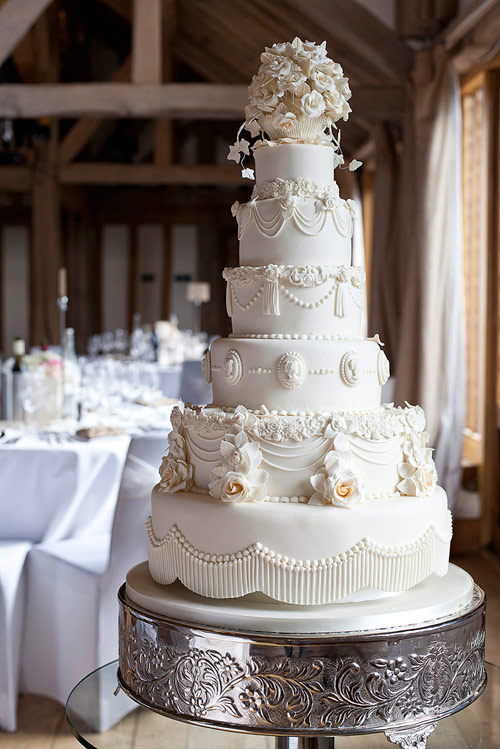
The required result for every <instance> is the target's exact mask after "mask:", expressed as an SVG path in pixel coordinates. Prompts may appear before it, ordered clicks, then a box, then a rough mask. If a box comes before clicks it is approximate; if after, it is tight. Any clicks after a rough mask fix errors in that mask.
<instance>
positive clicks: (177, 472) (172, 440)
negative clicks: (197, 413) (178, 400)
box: [160, 407, 193, 494]
mask: <svg viewBox="0 0 500 749" xmlns="http://www.w3.org/2000/svg"><path fill="white" fill-rule="evenodd" d="M180 417H181V412H180V410H179V408H178V407H176V408H174V410H173V412H172V419H171V420H172V426H173V429H172V431H171V432H170V434H169V435H168V447H169V450H168V455H165V456H164V457H163V459H162V462H161V466H160V491H162V492H168V493H170V494H173V493H174V492H181V491H184V490H186V489H190V488H191V487H192V485H193V466H192V465H191V464H190V463H188V462H187V457H186V443H185V441H184V437H183V436H182V435H181V434H180V432H179V429H180Z"/></svg>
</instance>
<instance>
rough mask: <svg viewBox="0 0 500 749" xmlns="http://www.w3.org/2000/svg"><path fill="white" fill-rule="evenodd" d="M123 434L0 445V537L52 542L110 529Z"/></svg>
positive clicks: (121, 462) (127, 440)
mask: <svg viewBox="0 0 500 749" xmlns="http://www.w3.org/2000/svg"><path fill="white" fill-rule="evenodd" d="M129 443H130V437H129V436H128V435H125V434H124V435H119V436H114V437H103V438H100V439H93V440H89V441H88V442H85V441H68V442H62V443H58V444H47V443H45V442H43V441H42V440H39V439H37V438H36V437H24V438H22V439H21V440H20V441H19V442H17V443H15V444H13V445H3V446H2V445H0V539H2V540H12V539H22V540H26V541H32V542H34V543H42V542H47V541H57V540H61V539H65V538H71V537H74V536H82V535H84V534H100V533H107V532H109V531H110V529H111V522H112V519H113V512H114V508H115V503H116V497H117V494H118V487H119V484H120V478H121V474H122V471H123V466H124V463H125V457H126V454H127V449H128V446H129Z"/></svg>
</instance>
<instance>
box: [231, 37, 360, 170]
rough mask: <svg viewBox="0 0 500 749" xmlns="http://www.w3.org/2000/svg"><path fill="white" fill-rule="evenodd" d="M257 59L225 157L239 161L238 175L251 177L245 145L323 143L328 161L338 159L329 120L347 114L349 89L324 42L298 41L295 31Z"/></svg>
mask: <svg viewBox="0 0 500 749" xmlns="http://www.w3.org/2000/svg"><path fill="white" fill-rule="evenodd" d="M260 59H261V65H260V68H259V70H258V72H257V73H256V75H254V77H253V79H252V83H251V84H250V86H249V88H248V93H249V103H248V105H247V106H246V108H245V122H244V123H243V124H242V125H241V127H240V129H239V131H238V135H237V137H236V142H235V143H234V144H233V145H232V146H230V148H229V154H228V157H227V158H228V159H232V160H234V161H236V163H238V164H241V166H242V167H243V169H242V176H243V177H247V178H248V179H253V178H254V170H253V169H249V168H247V167H245V166H244V163H245V158H246V156H249V155H250V151H251V150H252V151H254V152H255V153H257V150H258V149H260V148H262V147H263V146H276V145H281V144H290V145H295V144H308V145H311V144H314V145H323V146H329V147H330V148H331V151H332V154H331V158H330V159H329V161H330V162H331V164H330V166H332V167H333V168H335V167H337V166H339V165H341V164H343V163H344V157H343V154H342V150H341V147H340V132H339V130H338V127H337V125H336V124H335V123H336V122H337V121H338V120H341V119H343V120H347V117H348V115H349V112H350V111H351V108H350V106H349V104H348V100H349V99H350V97H351V90H350V88H349V83H348V81H347V78H346V77H345V76H344V72H343V70H342V68H341V66H340V65H339V64H338V63H336V62H334V61H333V60H332V59H330V58H329V57H328V55H327V52H326V42H322V43H321V44H316V43H315V42H307V41H306V42H303V41H302V40H301V39H299V38H298V37H295V39H294V40H293V42H282V43H279V44H273V46H272V47H266V48H265V51H264V52H263V53H262V55H261V57H260ZM244 131H245V132H244ZM247 132H248V133H250V136H248V135H247ZM249 137H251V138H252V139H253V142H252V143H251V142H250V140H248V138H249ZM266 150H267V149H266ZM263 160H264V159H262V161H263ZM330 166H329V168H330ZM358 166H361V162H359V161H356V160H353V161H351V163H350V164H349V169H350V170H353V169H357V168H358ZM325 169H326V167H325ZM276 176H282V175H276ZM261 178H262V175H261ZM330 180H331V177H329V179H328V180H326V181H327V182H330Z"/></svg>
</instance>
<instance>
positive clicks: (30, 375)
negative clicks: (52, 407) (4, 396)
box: [19, 368, 48, 433]
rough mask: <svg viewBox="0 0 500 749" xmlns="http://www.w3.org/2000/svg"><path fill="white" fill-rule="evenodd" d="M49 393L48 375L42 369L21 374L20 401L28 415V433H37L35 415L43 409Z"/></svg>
mask: <svg viewBox="0 0 500 749" xmlns="http://www.w3.org/2000/svg"><path fill="white" fill-rule="evenodd" d="M47 393H48V383H47V375H46V373H45V371H44V370H43V369H42V368H39V369H32V370H30V369H28V370H26V371H25V372H22V373H21V381H20V386H19V400H20V403H21V407H22V409H23V411H24V413H25V414H26V425H27V431H28V432H30V433H34V432H36V426H35V418H34V416H35V414H36V413H37V412H38V411H39V410H40V409H41V408H42V406H43V405H44V403H45V401H46V399H47Z"/></svg>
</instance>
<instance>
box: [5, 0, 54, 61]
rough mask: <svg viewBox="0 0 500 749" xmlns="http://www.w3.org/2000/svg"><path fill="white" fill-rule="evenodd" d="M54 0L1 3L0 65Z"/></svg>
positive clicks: (14, 0)
mask: <svg viewBox="0 0 500 749" xmlns="http://www.w3.org/2000/svg"><path fill="white" fill-rule="evenodd" d="M51 2H52V0H4V2H3V3H2V5H0V65H3V63H4V62H5V60H6V59H7V58H8V57H9V55H11V54H12V52H13V51H14V49H15V48H16V46H17V45H18V44H19V42H20V41H21V40H22V39H23V37H24V36H25V35H26V34H27V33H28V31H29V30H30V29H31V27H32V26H34V24H35V23H36V21H37V20H38V19H39V18H40V16H41V15H42V13H43V12H44V10H46V9H47V8H48V6H49V5H50V4H51Z"/></svg>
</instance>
